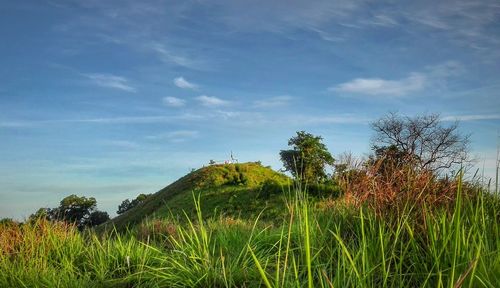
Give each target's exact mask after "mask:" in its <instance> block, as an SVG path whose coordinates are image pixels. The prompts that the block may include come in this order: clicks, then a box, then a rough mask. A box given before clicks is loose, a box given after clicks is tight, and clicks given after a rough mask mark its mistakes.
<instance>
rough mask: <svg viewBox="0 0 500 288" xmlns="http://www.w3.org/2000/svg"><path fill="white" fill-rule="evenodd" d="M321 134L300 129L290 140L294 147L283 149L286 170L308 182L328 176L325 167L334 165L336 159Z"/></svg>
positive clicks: (320, 180)
mask: <svg viewBox="0 0 500 288" xmlns="http://www.w3.org/2000/svg"><path fill="white" fill-rule="evenodd" d="M322 140H323V138H322V137H321V136H314V135H312V134H310V133H307V132H305V131H298V132H297V136H295V137H292V138H290V140H288V146H291V147H292V149H289V150H281V152H280V157H281V161H282V162H283V166H284V167H285V170H286V171H289V172H290V173H291V174H292V175H293V176H294V177H295V178H296V179H298V180H299V181H303V182H306V183H319V182H322V181H324V180H325V179H326V178H327V175H326V173H325V167H326V166H327V165H333V163H334V162H335V159H334V158H333V156H332V155H331V154H330V152H328V149H327V148H326V146H325V144H323V143H322V142H321V141H322Z"/></svg>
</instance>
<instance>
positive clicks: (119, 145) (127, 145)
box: [103, 140, 139, 149]
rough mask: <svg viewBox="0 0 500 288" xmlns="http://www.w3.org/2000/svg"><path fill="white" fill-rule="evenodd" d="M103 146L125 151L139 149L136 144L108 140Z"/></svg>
mask: <svg viewBox="0 0 500 288" xmlns="http://www.w3.org/2000/svg"><path fill="white" fill-rule="evenodd" d="M103 144H104V145H107V146H113V147H117V148H125V149H136V148H138V147H139V144H138V143H136V142H132V141H128V140H108V141H104V142H103Z"/></svg>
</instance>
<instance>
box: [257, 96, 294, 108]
mask: <svg viewBox="0 0 500 288" xmlns="http://www.w3.org/2000/svg"><path fill="white" fill-rule="evenodd" d="M292 100H293V97H291V96H288V95H284V96H276V97H270V98H267V99H262V100H256V101H254V103H253V104H254V107H256V108H273V107H280V106H286V105H288V104H290V102H291V101H292Z"/></svg>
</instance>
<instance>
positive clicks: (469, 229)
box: [0, 189, 500, 287]
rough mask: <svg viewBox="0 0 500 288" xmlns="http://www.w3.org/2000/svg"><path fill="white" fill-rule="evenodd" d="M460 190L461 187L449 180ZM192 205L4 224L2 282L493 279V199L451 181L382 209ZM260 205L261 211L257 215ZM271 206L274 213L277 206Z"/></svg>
mask: <svg viewBox="0 0 500 288" xmlns="http://www.w3.org/2000/svg"><path fill="white" fill-rule="evenodd" d="M459 191H460V190H459ZM193 196H194V197H193V198H192V201H193V202H192V203H194V204H195V205H194V206H195V208H196V209H195V211H196V213H195V215H194V217H190V216H189V215H187V214H186V216H185V217H180V218H179V217H177V218H176V217H166V218H164V219H153V220H150V221H147V222H144V223H143V224H141V225H139V226H136V227H135V228H133V229H131V230H129V231H127V232H125V233H117V232H108V233H105V234H98V233H95V232H91V231H87V232H85V233H80V232H78V231H77V230H76V229H75V228H74V227H72V226H70V225H66V224H63V223H50V222H46V221H42V220H40V221H37V222H34V223H31V224H25V225H21V226H19V225H4V226H2V227H1V228H0V229H1V236H0V248H1V252H0V286H1V287H263V286H264V287H498V285H499V283H500V253H499V251H500V250H499V249H500V225H499V220H500V215H499V214H500V212H499V211H500V210H499V207H500V206H499V203H500V201H499V199H498V197H496V196H492V195H491V194H483V193H479V194H478V195H476V196H474V197H466V196H463V195H462V193H459V192H457V196H458V197H457V199H456V201H454V204H453V207H451V208H448V209H430V208H426V207H425V206H424V207H416V206H412V205H410V204H407V205H405V206H404V207H403V208H402V209H403V210H402V211H400V213H399V214H398V217H392V218H391V217H389V218H387V217H380V215H378V214H377V213H375V212H374V210H373V209H371V208H368V207H366V206H356V207H354V206H352V205H350V204H349V203H348V202H347V201H343V199H337V200H335V199H331V198H326V199H325V198H323V199H307V197H305V196H304V194H303V193H302V192H301V191H300V189H295V190H294V191H291V192H289V193H284V194H283V195H282V196H281V197H280V199H281V200H282V201H283V207H285V209H286V213H283V216H282V217H281V218H280V219H274V221H267V220H262V219H261V218H262V216H261V217H259V216H257V217H254V218H253V219H248V218H238V217H230V216H224V215H222V214H220V213H213V215H211V216H210V217H208V218H207V217H204V215H202V213H203V212H202V211H203V207H202V206H203V205H204V203H203V201H200V198H199V195H196V194H193ZM265 214H266V210H265V209H264V210H263V211H262V214H261V215H265ZM276 217H278V216H276Z"/></svg>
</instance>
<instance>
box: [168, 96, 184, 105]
mask: <svg viewBox="0 0 500 288" xmlns="http://www.w3.org/2000/svg"><path fill="white" fill-rule="evenodd" d="M163 104H165V105H166V106H170V107H182V106H184V105H186V100H184V99H180V98H176V97H165V98H163Z"/></svg>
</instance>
